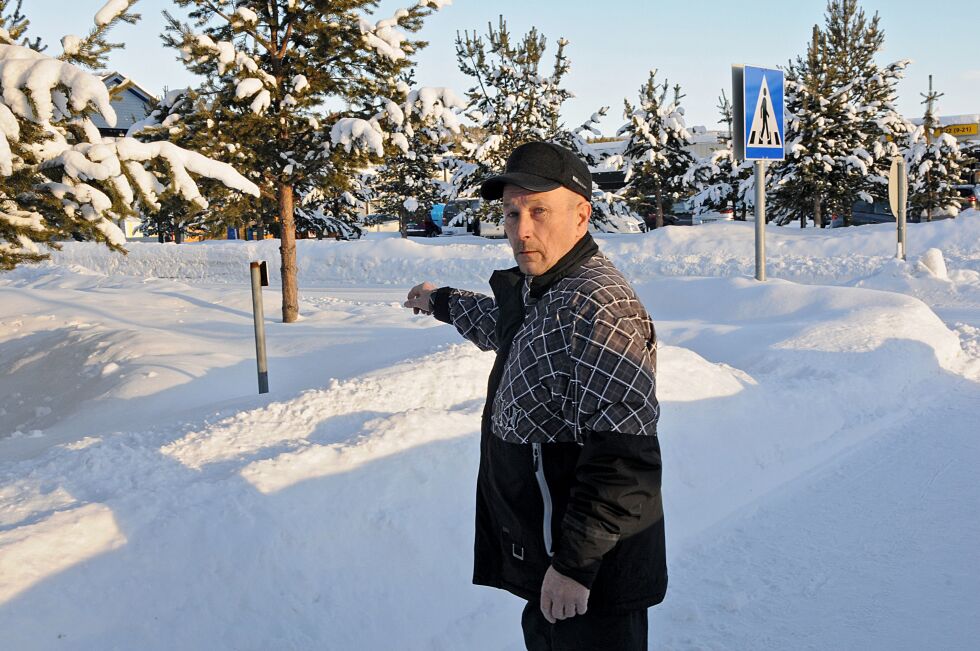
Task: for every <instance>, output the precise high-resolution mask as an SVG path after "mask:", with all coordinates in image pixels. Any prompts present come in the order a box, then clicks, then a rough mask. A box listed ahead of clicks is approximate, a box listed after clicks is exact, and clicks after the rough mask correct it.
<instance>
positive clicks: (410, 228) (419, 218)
mask: <svg viewBox="0 0 980 651" xmlns="http://www.w3.org/2000/svg"><path fill="white" fill-rule="evenodd" d="M441 234H442V227H441V226H439V225H438V224H436V223H435V222H434V221H433V220H432V215H431V214H429V213H423V214H419V213H418V211H416V213H414V214H412V215H410V216H408V217H406V218H405V235H407V236H408V237H435V236H436V235H441Z"/></svg>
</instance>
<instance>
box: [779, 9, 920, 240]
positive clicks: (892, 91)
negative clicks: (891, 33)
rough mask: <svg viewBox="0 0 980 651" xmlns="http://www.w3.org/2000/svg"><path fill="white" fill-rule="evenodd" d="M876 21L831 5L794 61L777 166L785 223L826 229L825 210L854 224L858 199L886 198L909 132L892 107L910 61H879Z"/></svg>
mask: <svg viewBox="0 0 980 651" xmlns="http://www.w3.org/2000/svg"><path fill="white" fill-rule="evenodd" d="M878 22H879V19H878V16H877V14H876V15H875V16H873V17H872V18H871V19H870V20H869V19H868V18H867V17H866V16H865V14H864V12H863V10H861V9H860V8H859V7H858V5H857V0H831V1H830V2H828V4H827V12H826V14H825V17H824V23H825V24H824V28H823V29H820V28H819V27H818V26H816V25H815V26H814V28H813V34H812V37H811V40H810V44H809V46H808V48H807V54H806V57H805V58H803V57H797V59H796V60H795V61H791V62H790V63H789V66H788V68H787V73H786V114H787V119H786V128H787V135H786V142H787V158H786V161H785V162H784V163H783V164H779V165H775V166H774V167H773V177H774V185H775V187H776V191H775V193H774V196H773V203H772V206H773V213H774V215H776V218H777V221H778V222H779V223H780V224H786V223H789V222H791V221H793V220H797V219H798V220H799V222H800V226H801V227H802V226H805V225H806V222H807V219H809V218H812V219H813V220H814V224H815V225H818V226H822V225H823V223H824V219H823V215H824V214H825V213H833V214H838V215H841V216H842V217H843V218H844V220H845V223H849V221H850V216H851V212H852V209H853V205H854V202H855V201H857V200H858V199H864V200H866V201H872V200H873V199H874V198H881V197H883V196H884V195H885V194H886V193H887V173H888V168H889V167H890V165H891V161H892V158H894V157H895V156H896V155H898V153H899V151H898V147H897V145H896V144H895V142H896V141H898V140H901V139H903V138H904V137H905V136H906V134H907V133H908V131H909V129H910V125H909V123H908V121H907V120H905V119H904V118H903V117H902V116H901V115H900V114H899V113H898V111H897V110H896V109H895V106H894V102H895V98H896V87H897V83H898V81H899V80H900V79H901V78H902V76H903V75H904V70H905V68H906V67H907V66H908V64H909V61H908V60H901V61H896V62H894V63H891V64H889V65H886V66H884V67H881V66H879V65H878V64H877V63H876V62H875V56H876V55H877V54H879V53H880V51H881V49H882V46H883V43H884V33H883V32H882V31H881V29H880V27H879V24H878ZM889 139H891V140H889Z"/></svg>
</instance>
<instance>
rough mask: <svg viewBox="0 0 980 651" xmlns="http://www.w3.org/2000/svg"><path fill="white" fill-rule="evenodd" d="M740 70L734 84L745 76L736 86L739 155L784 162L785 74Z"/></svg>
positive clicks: (769, 69) (752, 69) (753, 68)
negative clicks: (738, 78)
mask: <svg viewBox="0 0 980 651" xmlns="http://www.w3.org/2000/svg"><path fill="white" fill-rule="evenodd" d="M736 68H738V69H739V73H740V74H738V75H736V74H735V68H733V82H734V81H736V79H737V77H741V84H737V83H734V84H733V85H734V86H736V87H735V88H733V91H734V99H735V102H734V104H735V106H734V108H735V112H734V113H735V116H734V117H735V122H736V124H735V131H736V133H735V136H736V138H735V141H736V145H737V150H739V151H736V156H737V157H738V158H740V159H742V160H783V159H784V158H785V151H786V147H785V134H786V128H785V124H784V122H783V108H784V104H785V102H784V98H783V71H782V70H774V69H772V68H758V67H755V66H736ZM737 86H741V88H737ZM739 96H741V97H739ZM738 100H741V102H739V101H738ZM739 104H740V105H739ZM739 154H742V155H740V156H739Z"/></svg>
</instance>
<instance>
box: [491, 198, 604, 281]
mask: <svg viewBox="0 0 980 651" xmlns="http://www.w3.org/2000/svg"><path fill="white" fill-rule="evenodd" d="M503 201H504V232H505V233H507V240H508V241H509V242H510V246H511V248H512V249H513V250H514V259H515V260H517V266H518V267H520V269H521V271H523V272H524V273H525V274H528V275H529V276H540V275H541V274H543V273H544V272H546V271H548V269H550V268H551V267H552V266H554V264H555V263H556V262H558V260H560V259H561V257H562V256H563V255H565V254H566V253H568V252H569V251H570V250H571V249H572V247H573V246H575V243H576V242H578V241H579V239H581V237H582V236H583V235H585V231H586V230H588V227H589V217H590V216H591V215H592V206H591V205H590V204H589V202H588V201H586V200H585V199H584V198H583V197H582V196H581V195H579V194H576V193H575V192H572V191H571V190H569V189H568V188H564V187H559V188H557V189H555V190H549V191H548V192H532V191H531V190H525V189H524V188H522V187H519V186H516V185H506V186H504V196H503Z"/></svg>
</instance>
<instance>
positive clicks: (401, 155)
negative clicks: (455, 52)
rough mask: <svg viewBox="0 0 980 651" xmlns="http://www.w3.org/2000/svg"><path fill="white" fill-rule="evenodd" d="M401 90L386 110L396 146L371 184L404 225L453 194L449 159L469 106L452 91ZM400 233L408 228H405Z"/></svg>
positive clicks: (405, 86)
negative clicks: (446, 177)
mask: <svg viewBox="0 0 980 651" xmlns="http://www.w3.org/2000/svg"><path fill="white" fill-rule="evenodd" d="M409 82H410V79H409V80H406V82H405V83H403V84H402V85H401V86H400V88H399V91H400V94H401V97H400V98H399V99H400V101H399V102H395V101H391V102H390V104H389V105H388V106H387V107H386V110H385V113H386V122H388V123H390V127H389V128H388V132H389V133H390V135H391V137H390V142H391V144H392V145H394V147H391V148H390V149H391V150H393V151H392V153H390V154H388V156H387V157H386V158H385V161H384V163H383V164H382V165H380V166H378V168H377V170H376V174H375V176H374V178H373V179H372V185H371V190H372V197H373V201H374V202H376V203H377V204H378V205H379V206H380V207H381V209H382V211H383V212H386V213H388V214H392V215H398V216H399V217H400V218H401V220H402V224H403V225H404V223H405V220H406V218H408V217H409V216H411V215H416V216H420V215H425V214H428V213H429V212H430V211H431V210H432V207H433V206H434V205H435V204H437V203H441V202H443V201H444V200H445V198H446V197H447V196H448V195H449V194H450V191H449V183H447V182H446V181H444V180H443V179H442V175H443V169H444V167H443V166H444V164H445V158H446V156H447V155H448V154H450V153H451V149H452V147H453V145H454V138H455V136H456V135H458V134H460V133H461V128H460V122H459V118H458V116H457V113H456V111H459V110H462V109H465V108H466V104H465V103H464V102H463V100H462V99H460V98H459V97H458V96H457V95H456V93H455V92H453V91H452V90H450V89H448V88H420V89H414V90H411V89H410V86H409ZM402 234H403V235H404V234H405V229H404V228H402Z"/></svg>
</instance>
